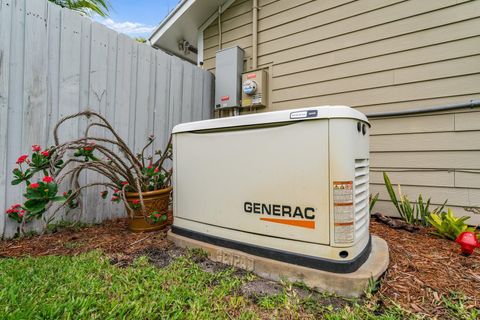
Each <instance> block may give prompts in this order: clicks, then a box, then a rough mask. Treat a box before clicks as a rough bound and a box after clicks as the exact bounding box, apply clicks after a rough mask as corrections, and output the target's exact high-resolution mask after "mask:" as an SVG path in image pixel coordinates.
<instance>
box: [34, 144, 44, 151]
mask: <svg viewBox="0 0 480 320" xmlns="http://www.w3.org/2000/svg"><path fill="white" fill-rule="evenodd" d="M40 150H42V148H41V147H40V146H39V145H38V144H34V145H33V146H32V151H33V152H38V151H40Z"/></svg>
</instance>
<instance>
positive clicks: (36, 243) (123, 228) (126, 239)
mask: <svg viewBox="0 0 480 320" xmlns="http://www.w3.org/2000/svg"><path fill="white" fill-rule="evenodd" d="M168 246H169V244H168V241H167V239H166V230H162V231H159V232H151V233H133V232H130V231H128V229H127V224H126V220H125V219H118V220H112V221H108V222H105V223H103V224H100V225H94V226H90V227H86V228H82V229H80V230H77V231H74V230H69V229H66V230H62V231H60V232H57V233H53V234H44V235H41V236H36V237H32V238H24V239H14V240H8V241H1V242H0V257H20V256H46V255H76V254H80V253H83V252H87V251H91V250H97V249H98V250H102V251H103V252H105V253H107V254H108V255H110V256H111V255H114V256H115V255H122V256H123V255H124V256H130V255H136V253H138V252H141V251H142V250H146V249H147V248H167V247H168Z"/></svg>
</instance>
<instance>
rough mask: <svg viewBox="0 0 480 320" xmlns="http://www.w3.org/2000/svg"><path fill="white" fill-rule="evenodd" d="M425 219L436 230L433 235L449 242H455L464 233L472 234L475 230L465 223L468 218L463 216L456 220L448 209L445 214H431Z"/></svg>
mask: <svg viewBox="0 0 480 320" xmlns="http://www.w3.org/2000/svg"><path fill="white" fill-rule="evenodd" d="M427 219H428V222H430V224H431V225H432V226H433V227H434V228H435V229H436V232H434V234H435V235H437V236H439V237H442V238H446V239H450V240H455V239H456V238H457V237H458V235H459V234H460V233H462V232H464V231H470V232H474V231H475V229H476V228H475V227H469V226H468V224H466V223H465V221H467V220H468V219H470V217H467V216H463V217H460V218H457V217H455V216H454V214H453V211H452V209H450V208H448V210H447V212H444V211H443V212H441V213H436V212H431V213H430V215H429V216H428V217H427Z"/></svg>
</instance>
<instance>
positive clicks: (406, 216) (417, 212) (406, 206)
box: [383, 172, 447, 227]
mask: <svg viewBox="0 0 480 320" xmlns="http://www.w3.org/2000/svg"><path fill="white" fill-rule="evenodd" d="M383 179H384V181H385V187H386V188H387V192H388V195H389V196H390V200H391V201H392V203H393V205H394V206H395V208H396V209H397V211H398V214H399V215H400V217H401V218H402V219H403V220H404V221H405V222H406V223H408V224H412V225H418V224H420V225H423V226H425V227H427V226H428V225H429V219H428V217H429V216H430V214H431V212H430V198H429V199H427V201H426V202H425V201H424V199H423V196H422V195H419V196H418V199H417V203H414V202H411V201H410V199H408V197H407V196H406V195H405V194H403V193H402V188H401V187H400V185H398V194H399V196H400V199H399V198H397V195H396V193H395V190H394V189H393V186H392V182H391V181H390V178H389V177H388V174H387V173H386V172H384V173H383ZM446 203H447V201H445V202H444V203H443V205H442V206H441V207H439V208H436V209H435V210H433V211H432V212H441V211H442V210H443V208H444V207H445V205H446Z"/></svg>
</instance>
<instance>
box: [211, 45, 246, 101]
mask: <svg viewBox="0 0 480 320" xmlns="http://www.w3.org/2000/svg"><path fill="white" fill-rule="evenodd" d="M243 55H244V51H243V49H241V48H240V47H233V48H227V49H223V50H220V51H217V54H216V55H215V110H218V109H226V108H237V107H240V105H241V104H240V100H241V86H242V72H243Z"/></svg>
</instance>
